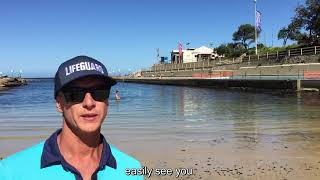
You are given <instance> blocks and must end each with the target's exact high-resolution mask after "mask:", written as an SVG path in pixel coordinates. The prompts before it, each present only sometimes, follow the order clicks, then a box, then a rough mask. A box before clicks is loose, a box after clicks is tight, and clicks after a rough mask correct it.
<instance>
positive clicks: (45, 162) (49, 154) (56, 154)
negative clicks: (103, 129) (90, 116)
mask: <svg viewBox="0 0 320 180" xmlns="http://www.w3.org/2000/svg"><path fill="white" fill-rule="evenodd" d="M61 130H62V129H58V130H57V131H56V132H55V133H53V134H52V135H51V136H50V137H49V138H48V139H47V140H46V142H45V143H44V147H43V151H42V155H41V168H46V167H49V166H52V165H58V164H61V165H62V166H64V167H67V166H69V165H68V163H67V162H66V161H65V160H64V158H63V156H62V155H61V153H60V150H59V146H58V143H57V137H58V135H59V134H60V132H61ZM100 136H101V139H102V144H103V149H102V154H101V160H100V163H99V167H98V170H102V169H104V168H105V166H106V165H107V166H109V167H112V168H114V169H116V168H117V162H116V159H115V158H114V156H113V155H112V152H111V148H110V145H109V144H108V143H107V141H106V139H105V138H104V136H103V135H102V134H100Z"/></svg>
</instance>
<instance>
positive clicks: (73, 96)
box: [64, 91, 85, 103]
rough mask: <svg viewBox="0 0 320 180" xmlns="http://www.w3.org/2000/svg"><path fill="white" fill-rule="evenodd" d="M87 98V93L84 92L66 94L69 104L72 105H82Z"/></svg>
mask: <svg viewBox="0 0 320 180" xmlns="http://www.w3.org/2000/svg"><path fill="white" fill-rule="evenodd" d="M84 96H85V92H82V91H70V92H65V93H64V97H65V99H66V101H67V102H71V103H80V102H82V101H83V99H84Z"/></svg>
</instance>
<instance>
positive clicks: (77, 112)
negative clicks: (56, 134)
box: [57, 77, 109, 133]
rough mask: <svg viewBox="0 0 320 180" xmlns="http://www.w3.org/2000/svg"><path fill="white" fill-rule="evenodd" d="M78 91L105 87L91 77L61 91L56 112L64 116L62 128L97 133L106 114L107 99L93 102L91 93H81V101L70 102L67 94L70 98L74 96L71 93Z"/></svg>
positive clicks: (75, 82)
mask: <svg viewBox="0 0 320 180" xmlns="http://www.w3.org/2000/svg"><path fill="white" fill-rule="evenodd" d="M68 89H69V90H68ZM70 89H73V90H70ZM77 89H79V91H77ZM80 89H93V90H92V91H94V90H95V89H102V90H105V89H106V85H105V83H104V82H103V80H101V79H98V78H93V77H86V78H82V79H79V80H75V81H74V82H72V83H71V84H70V85H68V88H66V90H63V91H62V93H59V95H58V96H57V110H58V111H59V112H61V113H63V115H64V121H65V122H64V126H68V128H70V129H71V130H72V131H73V132H74V131H78V132H81V133H94V132H98V131H100V128H101V125H102V123H103V121H104V119H105V117H106V115H107V112H108V105H109V102H108V99H107V98H106V99H103V100H101V99H100V100H95V99H96V98H95V99H94V95H93V94H92V93H90V92H86V91H83V92H85V93H83V94H84V98H83V100H82V101H81V100H80V101H79V102H72V101H70V98H68V97H67V94H68V93H69V95H71V96H72V95H74V94H76V93H72V92H77V93H79V92H80ZM78 95H79V94H78ZM78 97H79V96H78ZM80 97H81V96H80ZM80 99H81V98H80Z"/></svg>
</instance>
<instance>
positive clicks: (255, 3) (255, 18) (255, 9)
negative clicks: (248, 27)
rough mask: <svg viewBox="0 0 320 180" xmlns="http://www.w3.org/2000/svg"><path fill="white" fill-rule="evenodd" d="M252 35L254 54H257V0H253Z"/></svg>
mask: <svg viewBox="0 0 320 180" xmlns="http://www.w3.org/2000/svg"><path fill="white" fill-rule="evenodd" d="M254 22H255V23H254V36H255V43H256V55H257V54H258V43H257V0H254Z"/></svg>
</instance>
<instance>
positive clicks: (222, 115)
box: [0, 79, 320, 148]
mask: <svg viewBox="0 0 320 180" xmlns="http://www.w3.org/2000/svg"><path fill="white" fill-rule="evenodd" d="M28 83H29V84H28V85H26V86H20V87H15V88H11V89H8V90H2V91H0V107H1V108H0V146H1V147H2V148H3V147H4V146H5V145H4V144H2V145H1V142H2V143H4V141H3V140H6V139H19V138H38V137H46V136H49V135H50V134H51V133H52V132H53V131H54V130H55V129H57V128H59V127H61V125H62V121H61V114H60V113H58V112H57V111H56V108H55V101H54V98H53V88H54V84H53V79H30V80H28ZM116 90H119V91H120V95H121V100H120V101H116V100H115V96H114V95H115V91H116ZM319 100H320V99H319V95H299V94H282V93H279V92H270V91H268V92H267V91H266V92H244V91H239V90H226V89H209V88H197V87H183V86H166V85H148V84H133V83H121V82H120V83H118V84H117V85H116V86H114V87H113V88H112V91H111V94H110V106H109V112H108V117H107V119H106V120H105V122H104V124H103V130H104V132H106V131H108V130H110V131H111V130H112V132H114V133H117V132H118V134H119V135H121V132H125V131H131V132H135V133H136V134H137V136H138V137H140V138H145V139H148V138H149V139H157V138H159V137H160V136H161V134H166V135H169V136H170V137H172V138H175V139H181V140H184V141H210V140H212V139H213V137H216V136H217V135H218V136H223V137H231V139H232V138H233V139H234V141H239V139H237V138H236V137H240V136H241V137H242V139H243V137H246V136H248V137H249V136H250V137H251V136H254V137H256V138H259V141H261V142H263V141H268V142H270V141H274V140H275V139H276V140H277V141H305V140H306V139H308V140H314V141H318V140H319V137H320V135H319V132H320V119H319V117H320V111H319V107H320V103H319V102H320V101H319ZM292 135H294V136H296V137H298V138H288V137H292ZM128 138H129V137H128Z"/></svg>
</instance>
